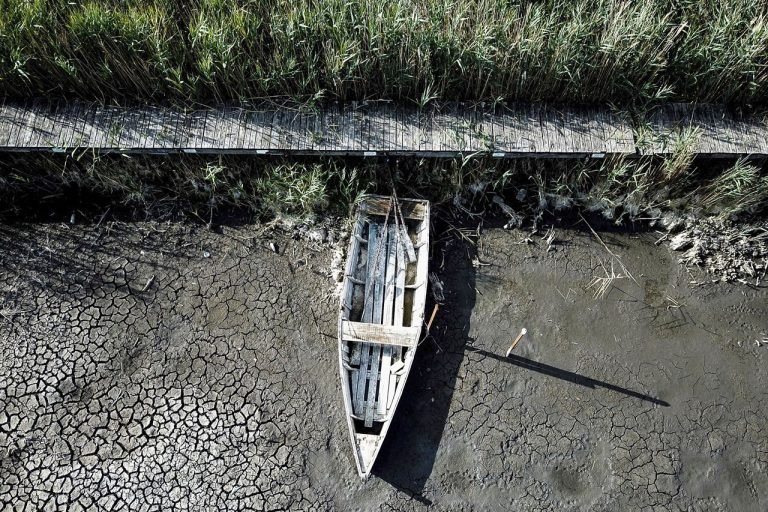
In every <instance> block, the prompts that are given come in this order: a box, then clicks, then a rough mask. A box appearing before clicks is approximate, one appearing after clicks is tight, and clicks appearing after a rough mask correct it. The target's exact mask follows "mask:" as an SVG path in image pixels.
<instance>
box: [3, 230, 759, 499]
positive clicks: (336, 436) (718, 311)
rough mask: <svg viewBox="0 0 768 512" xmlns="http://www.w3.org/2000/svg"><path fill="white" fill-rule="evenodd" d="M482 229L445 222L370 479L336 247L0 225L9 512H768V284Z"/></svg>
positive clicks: (633, 242)
mask: <svg viewBox="0 0 768 512" xmlns="http://www.w3.org/2000/svg"><path fill="white" fill-rule="evenodd" d="M475 233H476V230H475V225H474V224H468V223H467V221H459V220H456V221H455V222H454V220H452V219H451V218H450V217H446V218H445V219H444V221H440V222H436V223H435V225H434V227H433V239H434V240H435V243H434V245H433V249H432V254H431V263H430V268H431V270H432V271H434V272H436V274H437V276H438V277H439V279H440V281H441V282H442V283H443V288H444V295H445V300H444V301H443V303H442V304H441V305H440V307H439V309H438V312H437V315H436V317H435V322H434V324H433V325H432V328H431V332H430V333H429V334H430V335H429V336H428V337H427V338H426V339H425V340H424V341H423V343H422V344H421V346H420V348H419V352H418V353H417V358H416V362H415V365H414V368H413V371H412V373H411V375H410V378H409V381H408V385H407V389H406V392H405V395H404V397H403V402H402V403H401V405H400V408H399V410H398V412H397V415H396V418H395V421H394V424H393V427H392V429H391V431H390V435H389V438H388V439H387V442H386V444H385V446H384V448H383V451H382V453H381V455H380V458H379V460H378V462H377V465H376V467H375V470H374V476H373V477H372V478H371V479H370V480H369V481H368V482H366V483H361V482H360V481H359V479H358V477H357V475H356V473H355V469H354V462H353V460H352V453H351V447H350V445H349V438H348V434H347V432H346V424H345V422H344V418H343V413H342V410H343V409H342V406H341V393H340V389H339V383H338V369H337V362H336V361H337V359H336V332H335V331H336V313H337V307H338V304H337V298H336V295H335V283H334V281H333V279H332V278H331V275H332V268H331V262H332V260H333V259H334V249H333V247H331V246H329V245H323V244H320V243H316V242H304V241H297V240H294V239H292V238H291V237H289V236H283V235H280V234H277V233H274V232H270V231H268V230H265V229H264V227H263V226H257V225H249V224H233V225H225V226H222V227H221V228H220V229H219V230H218V231H217V232H212V231H209V230H207V229H204V228H203V227H200V226H194V225H186V224H173V223H172V224H165V223H153V222H145V223H116V222H103V223H101V224H99V225H96V224H95V223H94V224H90V225H83V226H81V225H79V224H77V223H75V224H74V225H71V224H62V223H47V224H45V223H42V224H41V223H36V224H13V225H0V247H1V248H2V249H1V250H0V313H2V314H0V356H1V358H0V503H2V505H3V506H2V507H0V508H9V509H10V508H12V507H14V506H16V507H19V506H22V507H23V506H27V508H29V509H35V510H37V509H40V510H43V509H62V510H65V509H66V510H85V509H109V510H158V509H163V510H176V509H194V510H240V509H243V510H246V509H250V510H274V509H292V510H302V509H304V510H349V509H358V510H382V509H384V510H415V509H422V508H427V507H430V506H431V507H432V508H433V509H435V510H450V511H459V510H462V511H463V510H467V511H469V510H478V511H480V510H585V511H595V510H598V511H599V510H605V511H613V510H641V509H648V510H745V511H746V510H755V511H761V510H765V509H766V508H768V491H766V489H768V476H767V475H768V433H766V430H765V429H766V425H768V421H767V420H768V391H766V387H765V382H766V377H768V375H767V374H768V370H767V369H766V368H768V365H766V358H767V357H768V352H767V351H768V289H766V288H765V287H764V286H763V287H754V286H744V285H729V284H724V283H708V284H706V285H700V284H697V283H701V282H705V280H703V279H701V278H700V277H701V276H699V275H698V274H697V271H693V270H687V269H686V268H684V267H682V266H681V265H680V264H678V263H677V255H676V254H674V253H671V252H670V251H669V249H668V248H666V247H663V246H659V245H656V244H655V243H654V242H655V240H656V239H657V238H658V237H657V236H656V235H654V234H646V233H621V232H606V231H600V232H599V235H600V239H601V241H598V240H597V239H596V237H595V236H594V235H593V234H592V233H590V232H589V231H588V230H584V229H582V228H571V229H567V228H566V227H561V228H557V229H554V230H553V231H552V232H551V234H552V235H553V238H552V239H551V240H550V243H547V240H546V239H545V238H544V236H540V235H534V236H532V237H529V236H528V234H527V233H523V232H520V231H516V230H513V231H505V230H502V229H498V228H492V227H486V228H485V229H484V230H481V231H480V236H479V237H475V236H473V235H474V234H475ZM544 234H545V233H544V232H543V231H542V232H541V235H544ZM609 251H610V252H609ZM611 253H613V255H612V254H611ZM630 276H631V277H630ZM694 283H696V284H694ZM432 308H433V303H430V304H429V305H428V311H427V316H429V314H431V312H432ZM522 328H525V329H527V335H525V336H524V337H523V338H522V340H521V341H520V343H519V344H518V345H517V347H516V348H515V350H514V351H513V353H512V356H511V357H504V354H505V352H506V350H507V348H508V347H509V345H510V343H511V342H512V340H513V339H514V338H515V337H516V336H517V335H518V333H519V332H520V330H521V329H522Z"/></svg>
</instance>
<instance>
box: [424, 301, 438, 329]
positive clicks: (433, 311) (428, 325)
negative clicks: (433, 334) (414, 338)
mask: <svg viewBox="0 0 768 512" xmlns="http://www.w3.org/2000/svg"><path fill="white" fill-rule="evenodd" d="M439 308H440V305H439V304H435V307H434V308H433V309H432V316H430V317H429V322H427V332H429V330H430V329H431V328H432V322H434V321H435V315H437V310H438V309H439Z"/></svg>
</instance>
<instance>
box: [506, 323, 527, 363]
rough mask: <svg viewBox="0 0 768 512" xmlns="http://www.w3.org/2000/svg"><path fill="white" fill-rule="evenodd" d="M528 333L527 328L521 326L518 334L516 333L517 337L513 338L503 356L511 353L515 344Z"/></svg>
mask: <svg viewBox="0 0 768 512" xmlns="http://www.w3.org/2000/svg"><path fill="white" fill-rule="evenodd" d="M526 334H528V330H527V329H526V328H525V327H523V329H522V330H521V331H520V334H518V335H517V338H515V341H513V342H512V345H511V346H510V347H509V350H507V354H506V355H505V356H504V357H509V354H511V353H512V351H513V350H514V349H515V345H517V343H518V342H519V341H520V340H521V339H522V338H523V336H525V335H526Z"/></svg>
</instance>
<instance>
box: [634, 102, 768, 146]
mask: <svg viewBox="0 0 768 512" xmlns="http://www.w3.org/2000/svg"><path fill="white" fill-rule="evenodd" d="M638 126H639V127H640V129H638V130H637V140H638V152H639V154H642V155H651V154H656V155H663V154H669V153H671V152H673V151H674V150H675V148H676V147H677V146H678V144H679V143H680V141H681V139H682V140H683V141H686V140H687V141H689V142H690V143H691V144H693V145H694V150H693V151H694V153H697V154H699V155H700V156H709V157H734V156H748V155H752V156H759V157H765V156H768V115H766V114H752V115H747V114H744V113H741V112H737V111H732V110H728V109H726V108H725V107H723V106H722V105H691V104H687V103H671V104H668V105H665V106H663V107H657V108H656V109H654V110H653V111H652V112H651V113H650V115H648V116H647V118H646V119H644V120H640V121H639V122H638Z"/></svg>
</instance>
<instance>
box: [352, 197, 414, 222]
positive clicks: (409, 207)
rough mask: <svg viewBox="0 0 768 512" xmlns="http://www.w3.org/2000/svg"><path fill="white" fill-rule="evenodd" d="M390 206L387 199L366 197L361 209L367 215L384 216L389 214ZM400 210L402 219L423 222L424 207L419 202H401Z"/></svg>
mask: <svg viewBox="0 0 768 512" xmlns="http://www.w3.org/2000/svg"><path fill="white" fill-rule="evenodd" d="M390 204H391V202H390V200H389V199H381V198H378V197H368V198H366V199H365V200H364V202H363V205H362V208H363V210H364V211H365V212H366V213H367V214H368V215H382V216H385V215H387V213H388V212H389V207H390ZM400 210H401V211H402V212H403V217H404V218H406V219H409V220H424V212H425V211H426V207H425V206H424V204H423V203H420V202H416V201H408V200H402V201H400Z"/></svg>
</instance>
